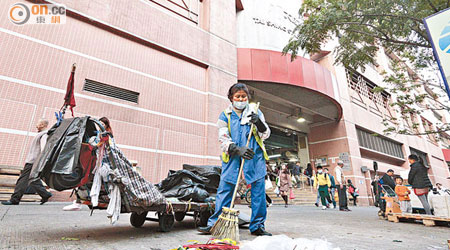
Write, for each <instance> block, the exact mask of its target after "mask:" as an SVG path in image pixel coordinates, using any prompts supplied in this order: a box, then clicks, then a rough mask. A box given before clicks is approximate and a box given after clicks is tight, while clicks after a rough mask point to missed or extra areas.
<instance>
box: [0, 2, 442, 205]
mask: <svg viewBox="0 0 450 250" xmlns="http://www.w3.org/2000/svg"><path fill="white" fill-rule="evenodd" d="M44 2H46V3H55V2H56V3H62V4H65V5H66V7H67V10H68V12H67V21H66V24H61V25H38V24H36V25H15V24H13V23H11V22H10V21H9V20H8V12H9V9H10V7H11V6H12V5H13V4H15V3H26V4H30V3H33V1H13V0H7V1H5V2H3V4H2V5H1V6H0V165H15V166H19V165H23V161H24V159H25V155H26V153H27V150H28V146H29V143H30V142H31V139H32V137H33V136H34V135H35V131H34V124H35V123H36V122H37V120H38V119H40V118H47V119H49V120H50V121H51V122H53V121H55V116H54V112H55V111H58V110H59V109H60V108H61V105H62V104H63V97H64V93H65V88H66V84H67V80H68V78H69V73H70V69H71V66H72V64H73V63H76V64H77V70H76V73H75V98H76V102H77V106H76V108H75V109H74V110H75V115H76V116H84V115H90V116H93V117H96V118H99V117H101V116H106V117H108V118H109V119H110V120H111V125H112V128H113V131H114V136H115V138H116V141H117V142H118V144H119V146H120V147H121V149H122V150H123V151H124V153H125V155H126V156H127V157H128V158H129V159H130V160H135V161H137V162H138V165H139V166H140V167H141V169H142V174H143V176H144V177H145V178H147V179H148V180H150V181H151V182H154V183H157V182H159V181H160V180H162V179H163V178H165V176H166V175H167V172H168V170H169V169H180V168H181V167H182V164H183V163H188V164H214V165H218V164H220V158H219V155H220V150H219V143H218V139H217V128H216V126H215V124H216V121H217V118H218V115H219V114H220V112H221V111H223V110H224V109H225V108H226V107H227V105H228V104H229V101H228V99H227V98H226V94H227V91H228V88H229V87H230V86H231V85H232V84H233V83H235V82H237V81H239V82H244V83H247V84H248V85H249V87H250V90H251V93H252V96H253V97H252V101H259V102H261V109H262V110H263V112H264V113H265V115H266V119H267V121H268V123H269V125H270V126H271V128H272V131H273V135H272V137H271V138H270V139H269V140H268V141H267V142H266V144H267V146H268V147H267V148H268V150H269V154H270V156H271V162H273V163H276V162H277V163H280V162H285V161H300V162H301V165H302V166H303V167H305V166H306V164H307V163H309V162H311V163H313V165H317V164H321V165H324V166H328V167H329V168H331V170H332V169H333V168H334V166H335V165H336V162H337V160H339V159H341V160H344V162H345V173H346V175H347V176H348V177H349V178H350V179H352V180H353V182H354V183H355V185H356V186H357V187H358V188H359V189H360V193H361V196H360V204H362V205H367V204H369V203H370V201H371V191H370V181H371V179H372V178H373V176H374V174H375V173H371V172H370V170H373V161H377V162H378V166H379V171H380V173H381V172H384V171H386V170H387V169H388V168H392V169H394V170H395V171H396V172H397V173H398V174H401V173H403V174H404V172H405V171H407V170H408V169H409V167H408V164H407V161H406V157H407V155H408V154H410V153H411V150H416V151H415V152H423V153H426V156H425V157H426V159H427V160H428V162H429V165H430V166H431V169H430V176H431V178H432V180H433V183H434V182H436V181H439V182H441V183H444V185H447V186H450V182H449V181H448V180H447V179H446V178H447V177H448V176H449V170H448V166H447V164H446V162H445V159H444V156H443V153H442V151H441V149H440V146H439V143H438V142H434V141H432V140H431V139H429V138H426V137H424V136H422V137H417V136H416V137H414V136H400V135H399V136H390V137H384V136H381V137H379V138H382V140H381V139H380V140H378V141H374V140H372V139H370V137H367V136H368V134H369V135H370V134H371V133H379V134H382V130H383V126H382V125H381V120H382V118H383V116H384V114H385V111H384V110H381V109H382V108H380V107H379V106H380V105H381V106H383V105H384V106H386V105H385V103H386V101H387V100H386V96H376V97H375V99H376V100H375V99H374V97H373V95H372V96H369V95H370V89H369V87H370V86H372V87H373V84H375V85H377V84H382V83H381V76H380V74H379V73H380V72H381V71H380V68H377V67H375V68H370V67H368V70H366V71H365V72H364V73H362V72H358V71H354V72H353V71H349V70H348V69H345V68H343V67H340V66H335V65H333V63H334V59H333V54H332V53H328V52H326V51H325V52H324V53H323V54H320V55H313V56H310V55H306V54H299V55H301V56H299V57H297V58H296V59H295V60H292V61H291V58H290V57H289V56H284V55H282V48H283V47H284V45H285V44H286V43H287V42H288V40H289V38H290V36H291V35H292V30H293V28H294V27H295V25H296V24H299V23H301V21H302V18H300V17H298V9H299V7H300V4H301V3H300V2H299V1H294V0H289V1H283V3H279V2H280V1H275V0H267V1H256V0H246V1H244V0H242V1H241V0H236V1H212V0H189V1H188V0H172V1H160V0H137V1H112V0H95V1H87V0H78V1H74V0H73V1H71V0H67V1H63V0H61V1H44ZM380 53H381V52H380ZM383 56H384V57H383ZM380 58H384V59H383V60H384V62H387V56H385V55H384V54H380ZM378 67H388V66H387V64H382V63H380V66H378ZM352 79H356V80H352ZM367 86H368V87H367ZM356 89H357V90H358V91H359V92H358V91H356ZM363 92H364V94H361V93H363ZM112 93H116V94H112ZM356 97H361V98H359V99H357V98H356ZM383 98H384V99H383ZM66 116H70V114H66ZM300 118H302V119H300ZM429 120H430V121H432V120H431V119H429ZM432 122H434V121H432ZM430 140H431V141H430ZM375 142H376V143H378V144H379V145H378V146H375V145H372V144H371V143H375ZM382 145H384V146H382ZM389 150H390V151H389ZM399 150H400V151H399ZM362 170H363V171H362ZM366 170H367V171H366ZM332 173H333V171H332ZM445 183H446V184H445Z"/></svg>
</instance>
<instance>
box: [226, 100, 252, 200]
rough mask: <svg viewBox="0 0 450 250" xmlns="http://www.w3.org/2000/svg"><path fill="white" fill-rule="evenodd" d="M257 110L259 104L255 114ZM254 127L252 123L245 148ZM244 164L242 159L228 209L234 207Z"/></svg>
mask: <svg viewBox="0 0 450 250" xmlns="http://www.w3.org/2000/svg"><path fill="white" fill-rule="evenodd" d="M258 108H259V102H258V103H257V104H256V108H255V110H256V114H258ZM254 126H255V125H254V124H253V123H252V125H251V126H250V133H248V138H247V144H246V145H245V146H246V147H248V144H250V138H252V133H253V127H254ZM244 163H245V159H244V158H242V161H241V167H240V168H239V175H238V179H237V182H236V187H234V193H233V198H232V199H231V205H230V208H233V207H234V199H235V198H236V194H237V191H238V188H239V182H240V180H241V175H242V170H243V169H244Z"/></svg>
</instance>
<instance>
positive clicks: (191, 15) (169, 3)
mask: <svg viewBox="0 0 450 250" xmlns="http://www.w3.org/2000/svg"><path fill="white" fill-rule="evenodd" d="M149 1H150V2H152V3H154V4H156V5H159V6H161V7H163V8H164V9H167V10H168V11H170V12H173V13H175V14H176V15H178V16H180V17H182V18H184V19H186V20H188V21H191V22H193V23H195V24H198V21H199V17H198V13H199V12H200V1H199V0H149Z"/></svg>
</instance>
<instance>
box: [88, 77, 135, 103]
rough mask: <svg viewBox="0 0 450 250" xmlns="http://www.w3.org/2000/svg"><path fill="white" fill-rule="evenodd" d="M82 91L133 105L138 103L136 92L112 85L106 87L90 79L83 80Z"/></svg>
mask: <svg viewBox="0 0 450 250" xmlns="http://www.w3.org/2000/svg"><path fill="white" fill-rule="evenodd" d="M83 90H84V91H88V92H92V93H96V94H100V95H105V96H109V97H113V98H117V99H120V100H124V101H129V102H133V103H138V100H139V93H138V92H134V91H131V90H128V89H122V88H118V87H114V86H112V85H108V84H105V83H101V82H97V81H94V80H90V79H85V80H84V86H83Z"/></svg>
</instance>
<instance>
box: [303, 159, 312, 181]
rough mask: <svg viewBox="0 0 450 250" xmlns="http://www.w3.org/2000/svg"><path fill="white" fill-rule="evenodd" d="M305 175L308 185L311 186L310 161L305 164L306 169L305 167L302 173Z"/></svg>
mask: <svg viewBox="0 0 450 250" xmlns="http://www.w3.org/2000/svg"><path fill="white" fill-rule="evenodd" d="M304 174H305V175H306V177H308V182H307V183H308V185H309V186H312V185H313V183H312V182H313V180H312V175H313V170H312V166H311V163H308V164H307V165H306V169H305V173H304Z"/></svg>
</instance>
